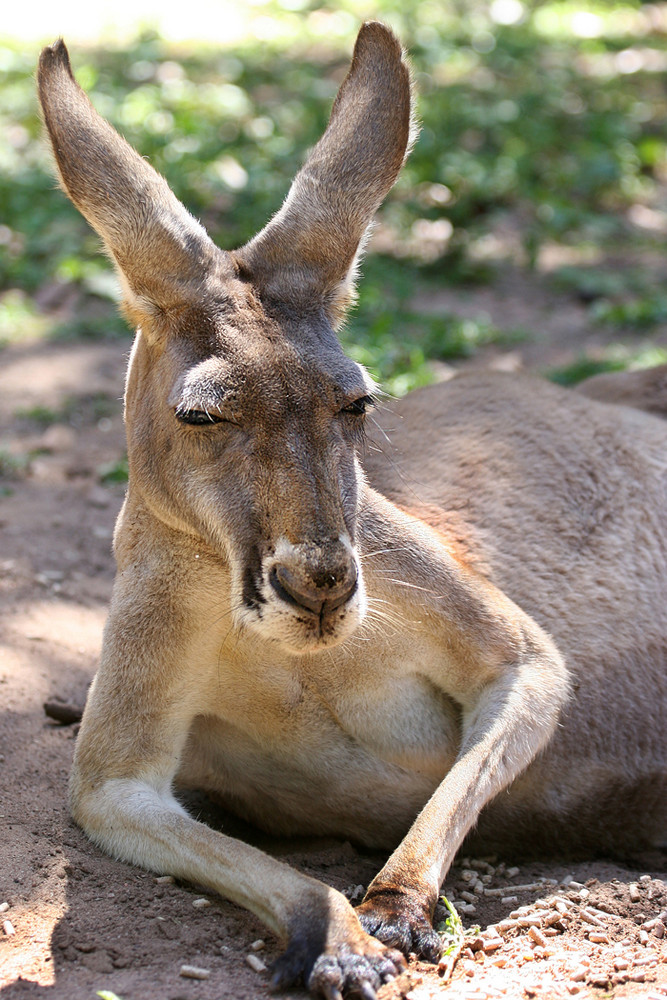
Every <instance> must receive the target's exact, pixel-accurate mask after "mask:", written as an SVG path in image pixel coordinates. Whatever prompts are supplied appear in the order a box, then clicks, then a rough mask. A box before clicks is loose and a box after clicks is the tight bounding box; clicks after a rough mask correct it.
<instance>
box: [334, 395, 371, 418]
mask: <svg viewBox="0 0 667 1000" xmlns="http://www.w3.org/2000/svg"><path fill="white" fill-rule="evenodd" d="M372 406H375V400H374V399H373V397H372V396H360V397H359V399H355V400H354V401H353V402H352V403H348V404H347V406H344V407H343V408H342V410H341V411H340V412H341V413H349V414H351V415H352V416H354V417H361V416H363V415H364V413H366V411H367V410H369V409H370V408H371V407H372Z"/></svg>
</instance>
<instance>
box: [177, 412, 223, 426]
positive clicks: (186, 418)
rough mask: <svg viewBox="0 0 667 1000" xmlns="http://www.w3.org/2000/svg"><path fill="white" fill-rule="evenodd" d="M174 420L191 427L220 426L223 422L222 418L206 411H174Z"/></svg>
mask: <svg viewBox="0 0 667 1000" xmlns="http://www.w3.org/2000/svg"><path fill="white" fill-rule="evenodd" d="M176 419H177V420H180V422H181V423H182V424H191V425H193V426H201V425H205V424H221V423H222V422H223V419H222V417H219V416H217V414H215V413H209V412H208V410H176Z"/></svg>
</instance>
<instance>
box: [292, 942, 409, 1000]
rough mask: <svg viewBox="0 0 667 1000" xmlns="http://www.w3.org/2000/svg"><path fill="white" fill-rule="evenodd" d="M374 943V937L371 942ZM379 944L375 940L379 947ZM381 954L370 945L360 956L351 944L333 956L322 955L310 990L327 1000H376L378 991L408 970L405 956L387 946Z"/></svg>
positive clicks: (309, 980) (341, 947)
mask: <svg viewBox="0 0 667 1000" xmlns="http://www.w3.org/2000/svg"><path fill="white" fill-rule="evenodd" d="M368 940H369V942H371V941H373V939H372V938H369V939H368ZM378 943H379V942H377V941H374V942H373V944H374V945H376V944H378ZM381 947H382V951H380V952H377V951H376V950H375V948H374V947H373V946H369V945H367V946H366V947H365V948H364V950H363V952H362V953H361V954H359V953H358V952H355V951H353V950H352V949H351V948H350V946H349V945H346V944H344V945H340V947H338V948H337V949H336V950H335V952H334V953H333V954H329V955H320V957H319V958H318V960H317V961H316V962H315V965H314V966H313V971H312V972H311V974H310V976H309V978H308V989H309V990H310V991H311V992H312V993H314V994H315V995H316V996H323V997H326V1000H343V998H344V997H362V998H363V1000H376V996H377V993H376V990H379V988H380V987H381V986H382V985H383V983H388V982H389V980H390V979H393V978H394V977H395V976H398V975H400V973H401V972H403V970H404V969H405V962H404V961H403V956H402V955H401V954H400V952H398V951H393V950H391V949H389V948H385V947H383V946H381Z"/></svg>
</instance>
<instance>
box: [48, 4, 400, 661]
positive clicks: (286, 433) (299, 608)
mask: <svg viewBox="0 0 667 1000" xmlns="http://www.w3.org/2000/svg"><path fill="white" fill-rule="evenodd" d="M38 79H39V92H40V100H41V103H42V108H43V112H44V118H45V121H46V125H47V128H48V131H49V134H50V137H51V141H52V144H53V149H54V153H55V157H56V161H57V164H58V168H59V172H60V175H61V178H62V182H63V185H64V188H65V190H66V192H67V194H68V195H69V196H70V198H71V199H72V201H73V202H74V204H75V205H76V206H77V207H78V208H79V210H80V211H81V212H82V214H83V215H84V216H85V217H86V219H87V220H88V221H89V222H90V224H91V225H92V226H93V227H94V228H95V229H96V230H97V232H98V233H99V234H100V236H101V237H102V238H103V240H104V242H105V244H106V247H107V249H108V250H109V252H110V254H111V256H112V258H113V260H114V263H115V265H116V267H117V270H118V272H119V275H120V280H121V284H122V288H123V299H124V309H125V311H126V313H127V315H128V316H129V317H130V318H131V320H132V321H133V322H134V323H135V324H136V325H137V337H136V340H135V343H134V347H133V351H132V357H131V362H130V369H129V373H128V380H127V391H126V423H127V436H128V458H129V468H130V482H129V494H130V496H134V497H137V498H140V500H141V502H142V503H143V504H144V505H145V506H146V507H147V508H148V509H149V510H150V511H151V512H152V514H153V516H155V517H157V518H159V519H160V520H162V521H164V522H166V523H167V524H168V525H170V526H171V527H172V528H174V529H175V530H177V531H181V532H186V533H188V534H189V535H191V536H194V537H195V538H196V539H198V540H201V541H203V542H204V543H205V544H206V545H207V546H209V548H211V549H212V550H213V551H214V552H215V553H216V554H217V555H218V556H219V558H220V559H221V560H223V561H224V562H225V563H226V564H227V565H228V566H229V569H230V573H231V591H232V592H231V605H232V609H233V613H234V615H235V618H236V622H237V624H239V625H243V626H247V627H251V628H253V629H255V630H259V632H260V633H261V634H262V635H264V636H265V637H266V638H269V639H271V640H278V641H280V642H282V643H283V644H284V645H285V646H286V647H288V648H289V649H291V650H293V651H296V652H305V651H309V650H315V649H318V648H322V647H323V646H326V645H331V644H334V643H336V642H340V641H341V640H343V639H344V638H346V637H347V636H349V635H350V633H351V632H352V630H353V629H354V628H355V627H356V626H357V624H358V622H359V620H360V618H361V616H362V615H363V613H364V608H365V599H364V587H363V579H362V573H361V567H360V564H359V561H358V557H357V554H356V551H355V533H356V532H355V523H356V517H357V504H358V500H359V491H360V487H361V485H362V483H363V479H362V473H361V470H360V467H359V462H358V458H357V450H358V446H359V442H360V440H361V437H362V434H363V422H364V414H365V411H366V409H367V407H368V406H370V405H371V404H372V398H371V397H372V391H373V386H372V383H371V381H370V380H369V378H368V376H367V375H366V374H365V372H364V371H363V370H362V369H361V368H360V366H359V365H357V364H355V363H354V362H353V361H351V360H349V359H348V358H347V357H346V356H345V355H344V354H343V352H342V350H341V348H340V345H339V343H338V340H337V338H336V336H335V333H334V330H335V328H336V326H337V325H338V324H339V322H340V320H341V318H342V315H343V313H344V310H345V307H346V305H347V304H348V303H349V300H350V298H351V296H352V293H353V281H354V272H355V262H356V259H357V256H358V253H359V248H360V246H361V244H362V242H363V239H364V235H365V233H366V230H367V228H368V225H369V223H370V222H371V219H372V217H373V215H374V213H375V211H376V209H377V208H378V206H379V204H380V202H381V201H382V199H383V198H384V196H385V195H386V193H387V191H388V190H389V189H390V187H391V186H392V184H393V183H394V180H395V179H396V176H397V174H398V172H399V170H400V167H401V165H402V163H403V160H404V157H405V154H406V150H407V148H408V145H409V142H410V135H411V117H410V82H409V74H408V70H407V68H406V65H405V63H404V62H403V61H402V57H401V49H400V46H399V44H398V42H397V41H396V39H395V38H394V36H393V35H392V34H391V32H390V31H389V30H388V29H387V28H385V27H384V26H382V25H381V24H377V23H371V24H366V25H364V26H363V27H362V29H361V31H360V33H359V37H358V39H357V43H356V47H355V51H354V57H353V61H352V66H351V68H350V71H349V73H348V75H347V77H346V79H345V80H344V82H343V84H342V86H341V88H340V91H339V93H338V96H337V98H336V101H335V103H334V106H333V111H332V114H331V120H330V122H329V125H328V127H327V130H326V132H325V134H324V136H323V137H322V139H321V140H320V142H319V143H318V144H317V145H316V146H315V148H314V149H313V150H312V152H311V153H310V155H309V157H308V159H307V161H306V164H305V166H304V167H303V168H302V170H301V171H300V172H299V174H298V175H297V177H296V178H295V180H294V182H293V184H292V187H291V189H290V191H289V194H288V196H287V198H286V200H285V203H284V204H283V206H282V208H281V209H280V211H279V212H278V213H277V215H276V216H275V217H274V218H273V219H272V220H271V221H270V222H269V224H268V225H267V226H266V227H265V228H264V229H263V230H262V231H261V232H260V233H259V234H258V235H257V236H256V237H255V238H254V239H253V240H251V242H250V243H248V244H247V245H246V246H244V247H242V248H241V249H239V250H236V251H233V252H227V251H223V250H220V249H218V248H217V247H216V246H215V245H214V244H213V242H212V241H211V240H210V238H209V237H208V235H207V234H206V232H205V231H204V230H203V229H202V227H201V226H200V225H199V223H197V222H196V221H195V219H193V218H192V216H191V215H189V214H188V212H187V211H186V209H185V208H184V207H183V206H182V205H181V204H180V202H179V201H178V200H177V199H176V197H175V196H174V195H173V193H172V192H171V191H170V189H169V187H168V186H167V184H166V182H165V180H164V179H163V178H162V177H160V176H159V175H158V174H157V173H156V172H155V171H154V170H153V169H152V167H150V166H149V165H148V163H147V162H146V161H145V160H144V159H142V158H141V157H140V156H139V155H138V154H137V153H136V152H135V151H134V150H133V149H132V148H131V147H130V146H129V145H128V144H127V143H126V142H125V140H123V139H122V138H121V137H120V136H119V135H118V134H117V133H116V132H115V131H114V129H113V128H112V127H111V126H110V125H109V124H108V123H107V122H106V121H104V120H103V119H102V118H100V116H99V115H98V114H97V113H96V112H95V111H94V109H93V107H92V105H91V104H90V102H89V101H88V99H87V97H86V96H85V94H84V93H83V92H82V91H81V89H80V88H79V87H78V85H77V84H76V82H75V81H74V78H73V76H72V72H71V69H70V64H69V59H68V55H67V50H66V48H65V46H64V44H63V43H62V42H57V43H56V44H55V45H53V46H51V47H50V48H47V49H45V50H44V51H43V53H42V56H41V60H40V66H39V75H38Z"/></svg>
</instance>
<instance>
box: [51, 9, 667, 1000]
mask: <svg viewBox="0 0 667 1000" xmlns="http://www.w3.org/2000/svg"><path fill="white" fill-rule="evenodd" d="M39 93H40V98H41V103H42V108H43V113H44V119H45V122H46V126H47V128H48V132H49V135H50V138H51V141H52V144H53V150H54V153H55V158H56V161H57V165H58V169H59V172H60V176H61V179H62V183H63V186H64V189H65V191H66V192H67V194H68V195H69V197H70V198H71V199H72V201H73V202H74V204H75V205H76V206H77V207H78V208H79V210H80V211H81V212H82V213H83V215H84V216H85V217H86V219H87V220H88V221H89V222H90V224H91V225H92V226H93V227H94V228H95V229H96V230H97V232H98V233H99V234H100V235H101V237H102V239H103V240H104V243H105V244H106V247H107V250H108V251H109V253H110V255H111V257H112V259H113V261H114V263H115V265H116V268H117V270H118V273H119V276H120V281H121V283H122V288H123V297H124V309H125V312H126V314H127V316H128V317H129V319H130V320H131V322H132V323H133V324H134V325H135V326H136V327H137V334H136V339H135V342H134V347H133V349H132V354H131V358H130V364H129V371H128V376H127V385H126V394H125V414H126V424H127V442H128V459H129V470H130V475H129V485H128V491H127V497H126V499H125V503H124V506H123V509H122V511H121V513H120V516H119V518H118V523H117V527H116V532H115V537H114V549H115V557H116V561H117V567H118V572H117V576H116V581H115V584H114V590H113V598H112V603H111V609H110V614H109V619H108V623H107V626H106V630H105V633H104V643H103V651H102V656H101V662H100V666H99V671H98V673H97V675H96V677H95V680H94V682H93V685H92V687H91V690H90V693H89V697H88V700H87V704H86V708H85V712H84V717H83V721H82V725H81V731H80V735H79V738H78V742H77V746H76V753H75V759H74V765H73V770H72V775H71V785H70V796H71V809H72V814H73V816H74V818H75V820H76V821H77V823H79V824H80V825H81V827H82V828H83V829H84V830H85V831H86V833H87V834H88V836H89V837H91V838H92V839H93V840H94V841H95V842H96V843H97V844H99V845H100V847H102V848H103V849H104V850H106V851H108V852H109V853H111V854H112V855H114V856H116V857H117V858H119V859H123V860H125V861H127V862H130V863H132V864H136V865H141V866H144V867H145V868H148V869H150V870H152V871H155V872H159V873H165V874H167V873H168V874H172V875H174V876H177V877H178V878H182V879H187V880H191V881H193V882H196V883H199V884H202V885H205V886H207V887H209V888H210V889H211V890H215V891H217V892H219V893H220V894H221V895H223V896H225V897H226V898H228V899H230V900H233V901H235V902H236V903H238V904H240V905H241V906H244V907H247V908H248V909H249V910H251V911H252V912H253V913H255V914H256V915H257V916H258V917H259V918H260V919H261V920H263V921H264V922H265V924H266V925H267V926H268V927H269V928H270V929H271V930H272V931H273V932H275V934H276V935H278V936H279V937H280V938H281V939H282V940H283V942H284V943H285V951H284V954H282V956H281V957H280V958H278V960H277V961H276V962H275V964H274V966H273V981H274V984H275V986H276V987H278V988H282V987H286V986H288V985H290V984H293V983H296V982H300V981H302V982H304V983H305V984H306V985H307V986H308V988H309V989H310V990H311V991H312V992H313V993H314V994H317V995H321V996H324V997H326V998H328V1000H341V997H345V996H349V995H361V996H363V997H365V998H367V1000H372V998H373V997H374V996H375V995H376V990H377V989H378V988H379V987H380V985H381V984H382V983H383V982H385V981H386V980H388V979H390V978H391V977H393V976H395V975H396V974H398V973H399V972H400V971H401V969H402V968H403V967H404V958H403V956H404V955H407V954H408V953H409V952H412V951H413V952H416V953H417V954H419V955H421V956H423V957H424V958H426V959H429V960H433V961H435V960H436V959H437V957H438V955H439V952H440V947H441V945H440V939H439V937H438V935H437V934H436V932H435V931H434V929H433V926H432V914H433V908H434V905H435V903H436V900H437V897H438V891H439V887H440V885H441V883H442V881H443V878H444V876H445V874H446V872H447V870H448V868H449V866H450V864H451V862H452V859H453V857H454V855H455V853H456V851H457V849H458V848H459V846H460V845H461V843H462V842H463V840H464V838H466V837H468V838H469V841H470V842H471V843H473V844H484V845H486V846H489V847H492V848H498V847H499V848H501V849H503V850H506V849H510V850H511V849H512V847H513V846H516V845H517V844H521V845H523V846H525V845H526V844H528V845H530V847H531V849H532V848H534V849H547V850H553V849H558V850H562V849H565V848H577V849H583V850H587V851H608V850H612V849H616V850H624V849H626V848H628V847H629V846H634V847H637V846H639V845H642V844H646V845H648V844H651V845H656V844H664V843H665V841H666V835H667V794H666V793H667V742H666V741H665V732H666V731H667V711H666V705H667V677H666V675H667V672H666V671H665V666H666V664H667V601H666V600H665V594H666V593H667V518H665V501H666V499H667V426H666V425H665V423H664V421H662V420H661V419H660V418H659V417H657V416H652V415H650V414H648V413H646V412H641V411H640V410H637V409H632V408H630V407H626V406H619V405H609V404H606V403H604V402H599V401H595V400H592V399H589V398H586V397H585V396H584V395H582V394H579V393H575V392H572V391H571V390H566V389H562V388H560V387H557V386H554V385H550V384H547V383H546V382H543V381H540V380H539V379H533V378H528V377H523V376H518V377H517V376H508V375H503V374H500V373H496V374H494V373H490V374H464V375H460V376H458V377H456V378H454V379H453V380H452V381H451V382H448V383H446V384H443V385H437V386H433V387H430V388H426V389H421V390H419V391H416V392H414V393H412V394H410V395H408V396H407V397H406V398H404V399H402V400H400V401H399V402H396V403H392V404H391V405H387V406H376V407H375V410H374V409H373V407H374V404H376V403H377V402H378V392H377V389H376V387H375V386H374V384H373V382H372V381H371V380H370V378H369V377H368V375H367V374H366V373H365V372H364V371H363V370H362V368H361V367H360V366H359V365H357V364H356V363H354V362H353V361H351V360H349V359H348V358H347V357H346V356H345V355H344V354H343V351H342V349H341V347H340V346H339V343H338V340H337V338H336V336H335V330H336V328H337V327H338V326H339V325H340V323H341V322H342V319H343V317H344V314H345V311H346V308H347V307H348V305H349V304H350V302H351V300H352V298H353V295H354V279H355V273H356V269H357V261H358V257H359V251H360V246H361V245H362V244H363V241H364V236H365V234H366V232H367V229H368V226H369V224H370V223H371V220H372V218H373V215H374V213H375V211H376V210H377V208H378V206H379V204H380V203H381V201H382V199H383V198H384V197H385V195H386V194H387V192H388V191H389V189H390V188H391V186H392V185H393V183H394V181H395V179H396V176H397V174H398V172H399V170H400V168H401V165H402V163H403V161H404V158H405V156H406V153H407V151H408V149H409V146H410V143H411V141H412V138H413V135H414V127H413V124H412V112H411V84H410V74H409V70H408V67H407V64H406V61H405V58H404V56H403V54H402V51H401V47H400V44H399V43H398V41H397V40H396V38H395V37H394V36H393V34H392V33H391V32H390V31H389V30H388V29H387V28H386V27H384V26H383V25H381V24H379V23H368V24H365V25H364V26H363V27H362V28H361V30H360V32H359V36H358V38H357V42H356V46H355V49H354V55H353V59H352V64H351V68H350V70H349V73H348V75H347V77H346V79H345V80H344V82H343V84H342V86H341V88H340V90H339V92H338V95H337V97H336V100H335V102H334V105H333V110H332V113H331V119H330V122H329V125H328V127H327V129H326V132H325V134H324V136H323V138H322V139H321V140H320V142H319V143H318V144H317V145H316V146H315V147H314V149H313V150H312V151H311V153H310V155H309V156H308V158H307V161H306V163H305V166H304V167H303V168H302V169H301V171H300V172H299V173H298V174H297V176H296V178H295V180H294V182H293V184H292V187H291V189H290V191H289V194H288V195H287V198H286V200H285V202H284V204H283V206H282V208H281V209H280V210H279V211H278V213H277V214H276V215H275V216H274V218H273V219H271V221H270V222H269V223H268V225H267V226H266V227H265V228H264V229H263V230H262V231H261V232H260V233H259V234H258V235H257V236H255V237H254V239H252V240H251V241H250V242H249V243H248V244H247V245H246V246H243V247H242V248H241V249H239V250H235V251H222V250H220V249H218V248H217V247H216V246H215V245H214V244H213V242H212V241H211V239H210V238H209V237H208V235H207V234H206V232H205V231H204V230H203V229H202V227H201V226H200V225H199V223H198V222H197V221H195V219H193V218H192V216H190V215H189V214H188V212H187V211H186V210H185V208H184V207H183V206H182V205H181V204H180V203H179V202H178V201H177V199H176V198H175V196H174V195H173V194H172V193H171V191H170V190H169V187H168V186H167V183H166V181H165V180H164V179H163V178H162V177H160V176H159V175H158V174H157V173H156V172H155V171H154V170H153V169H152V168H151V167H150V166H149V164H148V163H147V162H146V161H145V160H144V159H142V158H141V157H140V156H139V155H138V154H137V153H136V152H134V151H133V150H132V149H131V148H130V146H129V145H128V144H127V143H126V142H125V141H124V140H123V139H122V138H121V137H120V136H119V135H118V134H117V133H116V132H115V131H114V130H113V128H112V127H111V126H110V125H109V124H108V123H107V122H105V121H104V120H103V119H102V118H101V117H100V116H99V115H98V114H97V113H96V112H95V111H94V110H93V108H92V105H91V104H90V103H89V101H88V99H87V97H86V96H85V95H84V94H83V92H82V91H81V90H80V88H79V87H78V85H77V84H76V83H75V81H74V78H73V75H72V71H71V69H70V63H69V58H68V54H67V50H66V48H65V45H64V44H63V42H62V41H58V42H56V43H55V44H54V45H53V46H51V47H49V48H46V49H44V51H43V53H42V56H41V60H40V65H39ZM178 787H196V788H199V789H203V790H205V791H206V792H208V793H210V794H212V795H214V796H216V797H217V798H218V799H219V800H222V801H223V802H224V803H226V804H227V806H228V807H229V808H230V809H232V810H234V811H235V812H236V813H238V814H239V815H241V816H242V817H244V818H246V819H248V820H250V821H252V822H253V823H255V824H257V825H259V826H260V827H263V828H265V829H267V830H269V831H273V832H276V833H280V834H294V833H299V834H306V833H307V834H327V835H338V836H341V837H345V838H351V839H353V840H354V841H355V842H358V843H361V844H366V845H373V846H374V847H382V848H386V849H387V851H388V852H391V853H390V854H389V858H388V861H387V863H386V864H385V866H384V867H383V868H382V870H381V871H380V872H379V873H378V875H377V876H376V877H375V879H374V880H373V881H372V882H371V884H370V886H369V888H368V891H367V893H366V896H365V898H364V899H363V901H362V902H361V904H360V905H359V906H358V907H357V908H356V910H355V909H353V908H352V906H351V905H350V903H349V902H348V900H347V899H346V898H345V897H344V896H343V895H342V894H341V893H339V892H337V891H335V890H334V889H332V888H330V887H328V886H326V885H324V884H323V883H321V882H319V881H317V880H315V879H312V878H309V877H307V876H305V875H303V874H301V873H299V872H297V871H294V870H293V869H291V868H290V867H288V866H286V865H285V864H283V863H282V862H280V861H278V860H275V859H274V858H272V857H269V856H267V855H266V854H264V853H262V852H260V851H259V850H257V849H255V848H253V847H251V846H249V845H247V844H245V843H243V842H241V841H239V840H237V839H233V838H230V837H228V836H225V835H223V834H222V833H220V832H218V831H216V830H213V829H211V828H209V827H207V826H206V825H204V824H202V823H200V822H197V821H196V820H195V819H193V818H192V817H191V816H190V815H189V814H188V813H187V811H186V810H185V808H184V807H183V806H182V805H181V804H180V802H179V800H178V799H177V798H176V795H175V789H176V788H178ZM501 792H502V794H499V793H501Z"/></svg>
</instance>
